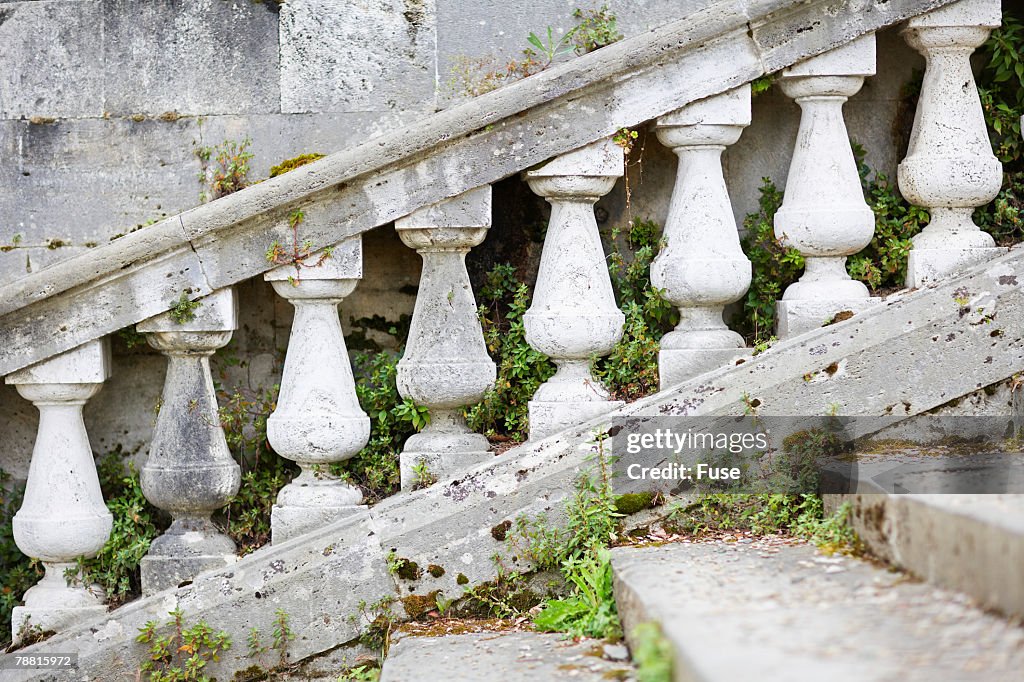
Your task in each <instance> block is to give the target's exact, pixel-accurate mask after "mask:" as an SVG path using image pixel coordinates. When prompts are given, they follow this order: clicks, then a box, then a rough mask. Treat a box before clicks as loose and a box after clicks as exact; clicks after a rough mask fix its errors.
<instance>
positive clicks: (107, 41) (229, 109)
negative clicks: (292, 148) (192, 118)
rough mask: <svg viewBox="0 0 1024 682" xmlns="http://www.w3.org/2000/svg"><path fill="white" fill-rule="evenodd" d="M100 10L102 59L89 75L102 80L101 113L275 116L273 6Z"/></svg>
mask: <svg viewBox="0 0 1024 682" xmlns="http://www.w3.org/2000/svg"><path fill="white" fill-rule="evenodd" d="M102 4H103V6H104V14H103V23H102V32H103V40H102V42H101V43H100V44H102V45H103V59H102V62H101V64H102V66H101V67H100V66H99V65H97V66H95V67H93V68H97V70H100V73H101V74H102V76H103V94H104V110H105V111H108V112H111V113H112V114H120V115H128V114H138V113H142V114H152V115H160V114H163V113H165V112H177V113H178V114H200V115H210V114H226V113H232V114H244V113H257V112H259V113H273V112H278V111H280V95H279V93H280V86H279V79H278V45H277V40H276V37H277V25H278V11H277V3H276V2H274V0H267V1H266V2H249V1H248V0H229V1H228V2H225V1H224V0H192V2H186V3H176V2H134V1H133V0H104V2H103V3H102ZM89 28H90V30H95V29H96V28H97V26H96V25H92V26H90V27H89ZM92 40H94V39H92ZM95 42H100V41H95Z"/></svg>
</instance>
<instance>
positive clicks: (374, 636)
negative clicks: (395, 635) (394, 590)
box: [349, 596, 398, 658]
mask: <svg viewBox="0 0 1024 682" xmlns="http://www.w3.org/2000/svg"><path fill="white" fill-rule="evenodd" d="M394 603H395V598H394V597H392V596H384V597H381V598H380V599H378V600H377V601H375V602H373V603H372V604H368V603H367V602H365V601H362V600H361V601H360V602H359V604H357V605H356V609H357V610H358V614H353V615H351V616H349V622H350V623H352V624H354V625H358V626H359V630H360V633H359V643H360V644H362V645H363V646H365V647H369V648H370V649H373V650H374V651H375V652H377V653H378V655H379V656H380V657H381V658H386V657H387V655H388V649H389V648H390V646H391V632H392V631H393V630H394V629H395V623H397V622H398V617H397V616H396V615H395V613H394V612H393V611H392V610H391V606H392V604H394Z"/></svg>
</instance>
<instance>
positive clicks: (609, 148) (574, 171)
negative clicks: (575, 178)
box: [523, 138, 624, 179]
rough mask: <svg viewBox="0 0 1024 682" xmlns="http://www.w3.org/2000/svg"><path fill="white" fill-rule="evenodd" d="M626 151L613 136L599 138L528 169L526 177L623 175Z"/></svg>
mask: <svg viewBox="0 0 1024 682" xmlns="http://www.w3.org/2000/svg"><path fill="white" fill-rule="evenodd" d="M623 158H624V152H623V149H622V147H620V146H619V145H617V144H615V142H613V141H612V140H611V138H606V139H603V140H598V141H597V142H593V143H591V144H588V145H586V146H585V147H580V148H579V149H574V150H573V151H571V152H566V153H565V154H562V155H561V156H557V157H555V158H554V159H552V160H551V161H548V162H547V163H545V164H544V165H542V166H541V167H540V168H535V169H533V170H528V171H526V172H525V173H524V174H523V175H524V176H525V177H526V179H530V178H548V177H554V176H562V175H584V176H601V177H616V178H617V177H621V176H622V173H623Z"/></svg>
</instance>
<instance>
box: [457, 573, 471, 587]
mask: <svg viewBox="0 0 1024 682" xmlns="http://www.w3.org/2000/svg"><path fill="white" fill-rule="evenodd" d="M455 582H456V583H458V584H459V585H468V584H469V578H467V577H466V575H465V574H464V573H459V574H458V575H457V576H455Z"/></svg>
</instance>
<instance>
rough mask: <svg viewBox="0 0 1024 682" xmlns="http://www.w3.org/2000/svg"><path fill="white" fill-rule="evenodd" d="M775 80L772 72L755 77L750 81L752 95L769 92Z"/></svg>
mask: <svg viewBox="0 0 1024 682" xmlns="http://www.w3.org/2000/svg"><path fill="white" fill-rule="evenodd" d="M774 82H775V77H774V76H772V75H771V74H765V75H764V76H761V77H760V78H755V79H754V80H752V81H750V96H751V97H757V96H758V95H761V94H764V93H766V92H768V91H769V90H770V89H771V87H772V84H773V83H774Z"/></svg>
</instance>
